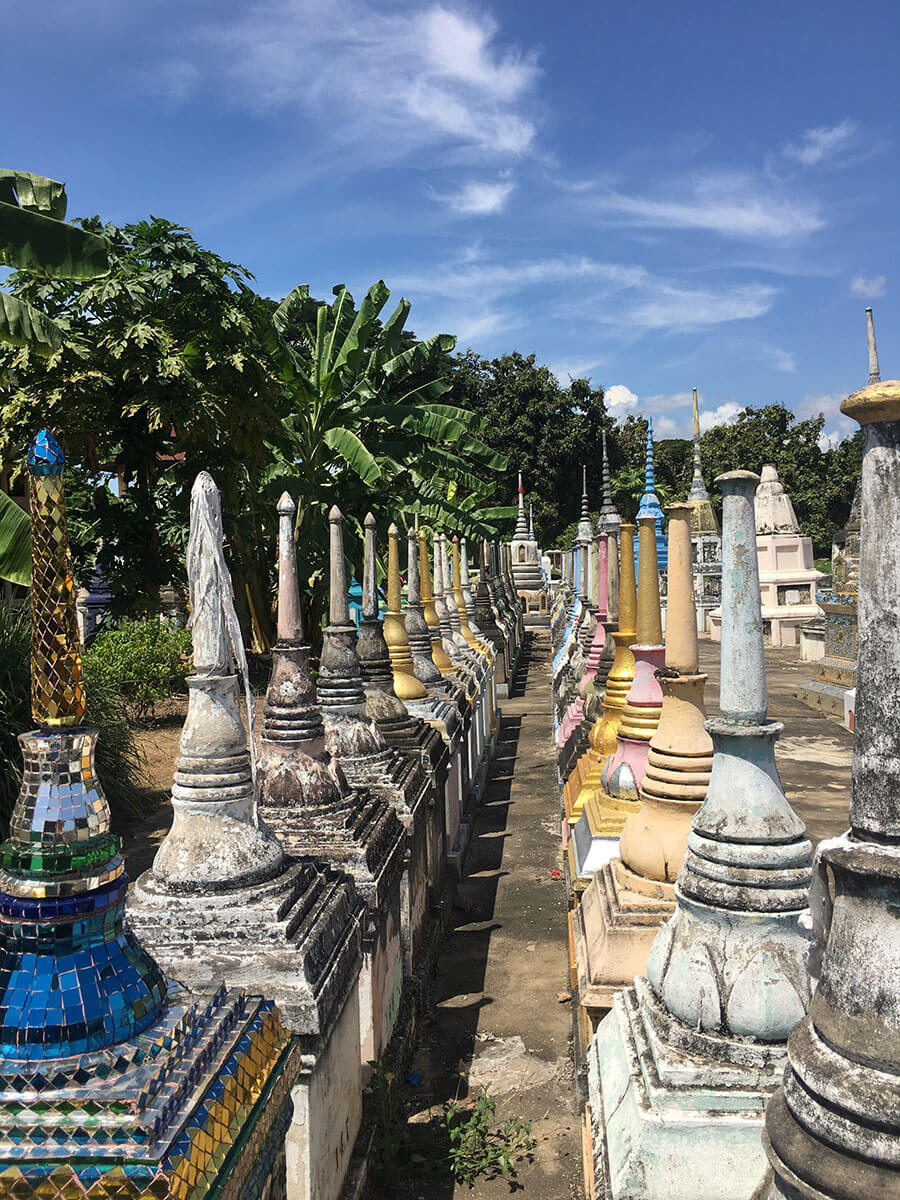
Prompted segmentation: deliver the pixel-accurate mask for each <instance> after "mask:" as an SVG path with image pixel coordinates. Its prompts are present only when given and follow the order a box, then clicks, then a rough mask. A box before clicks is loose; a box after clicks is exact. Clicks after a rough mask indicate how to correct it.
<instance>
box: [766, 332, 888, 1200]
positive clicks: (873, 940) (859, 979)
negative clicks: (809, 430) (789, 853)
mask: <svg viewBox="0 0 900 1200" xmlns="http://www.w3.org/2000/svg"><path fill="white" fill-rule="evenodd" d="M867 318H868V331H869V379H870V383H869V386H868V387H865V388H863V389H862V390H861V391H858V392H854V393H853V394H852V395H851V396H848V397H847V399H846V400H845V401H844V403H843V404H842V405H841V411H842V412H843V413H845V414H846V415H847V416H849V417H853V419H854V420H856V421H858V422H859V423H860V425H861V426H862V431H863V461H862V495H861V500H862V504H861V536H860V563H859V660H858V669H857V683H856V722H855V733H856V744H855V747H854V752H853V782H852V791H851V799H850V829H849V830H848V831H847V833H845V834H843V835H842V836H841V837H838V838H833V839H831V840H830V841H826V842H821V843H820V844H819V847H818V849H817V851H816V865H815V880H814V884H813V891H812V894H811V906H812V910H813V920H814V933H815V945H814V947H813V950H812V951H811V953H810V957H809V966H810V971H811V974H812V983H813V985H814V988H815V990H814V992H813V997H812V1000H811V1002H810V1006H809V1015H808V1016H807V1017H805V1018H804V1019H803V1020H801V1021H800V1023H799V1024H798V1025H797V1026H796V1028H795V1029H794V1031H793V1032H792V1034H791V1037H790V1041H789V1043H788V1054H789V1058H790V1067H789V1069H788V1071H787V1072H786V1074H785V1077H784V1084H783V1087H782V1088H780V1089H779V1091H778V1092H777V1093H776V1094H775V1096H774V1097H773V1098H772V1101H771V1102H770V1104H769V1107H768V1111H767V1113H766V1135H765V1144H766V1153H767V1154H768V1158H769V1162H770V1163H771V1166H772V1167H773V1168H774V1184H772V1183H770V1184H768V1185H765V1186H764V1187H763V1188H762V1189H761V1190H760V1193H759V1194H760V1195H766V1196H772V1197H782V1198H784V1200H800V1198H802V1200H850V1198H851V1197H853V1198H856V1197H867V1198H868V1197H873V1198H874V1197H894V1196H896V1195H898V1192H900V1108H898V1103H897V1097H898V1095H900V925H898V920H897V914H898V912H900V756H898V750H897V747H898V740H900V552H898V545H900V380H891V381H885V382H882V381H881V376H880V371H879V369H878V358H877V353H876V350H875V336H874V329H873V328H872V323H871V310H867Z"/></svg>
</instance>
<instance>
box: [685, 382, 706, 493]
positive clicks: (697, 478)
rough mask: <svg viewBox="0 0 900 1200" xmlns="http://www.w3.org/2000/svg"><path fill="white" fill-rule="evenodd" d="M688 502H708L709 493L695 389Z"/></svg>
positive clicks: (695, 391)
mask: <svg viewBox="0 0 900 1200" xmlns="http://www.w3.org/2000/svg"><path fill="white" fill-rule="evenodd" d="M688 500H706V501H708V500H709V492H708V491H707V490H706V484H705V483H704V481H703V464H702V461H701V458H700V407H699V405H698V403H697V389H696V388H694V474H693V478H692V479H691V490H690V491H689V492H688Z"/></svg>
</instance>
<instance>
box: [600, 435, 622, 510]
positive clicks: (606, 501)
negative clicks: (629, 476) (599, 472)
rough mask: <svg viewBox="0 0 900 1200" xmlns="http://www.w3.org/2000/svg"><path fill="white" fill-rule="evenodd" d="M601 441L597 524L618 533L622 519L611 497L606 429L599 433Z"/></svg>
mask: <svg viewBox="0 0 900 1200" xmlns="http://www.w3.org/2000/svg"><path fill="white" fill-rule="evenodd" d="M600 436H601V438H602V442H603V503H602V504H601V506H600V521H599V526H600V529H601V531H602V532H604V533H618V530H619V526H620V525H621V524H622V520H621V518H620V517H619V514H618V512H617V511H616V506H615V504H614V503H613V498H612V481H611V479H610V475H609V455H608V453H607V450H606V430H605V429H603V430H601V434H600Z"/></svg>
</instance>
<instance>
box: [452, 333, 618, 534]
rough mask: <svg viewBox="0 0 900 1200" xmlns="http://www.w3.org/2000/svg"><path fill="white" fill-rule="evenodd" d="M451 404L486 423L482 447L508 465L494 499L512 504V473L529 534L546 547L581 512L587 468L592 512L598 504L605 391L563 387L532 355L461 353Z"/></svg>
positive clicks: (576, 383) (583, 384)
mask: <svg viewBox="0 0 900 1200" xmlns="http://www.w3.org/2000/svg"><path fill="white" fill-rule="evenodd" d="M451 396H452V397H453V399H454V400H455V401H456V402H457V403H458V404H461V405H464V406H466V407H468V408H470V409H473V410H474V411H475V412H477V413H478V414H479V415H480V416H481V417H482V418H484V422H485V425H484V434H483V437H484V440H485V441H486V442H487V443H488V445H490V446H492V447H493V448H494V449H495V450H497V451H499V452H500V453H502V454H504V455H505V456H506V458H507V461H508V466H507V469H506V471H505V472H504V473H503V474H501V476H500V481H499V483H500V491H501V495H502V496H503V498H504V499H506V500H508V501H509V502H510V503H511V502H513V501H515V498H516V488H517V486H518V483H517V476H516V473H517V471H521V472H522V477H523V485H524V487H525V491H526V497H527V500H528V501H530V502H533V504H534V520H535V527H536V529H537V530H539V537H540V538H541V540H542V541H543V543H544V544H545V545H548V546H551V545H553V544H554V542H555V541H556V538H557V536H558V535H559V533H561V532H562V530H563V529H564V528H565V526H566V525H567V524H568V522H569V521H570V520H571V519H572V518H573V517H576V516H577V514H578V511H579V508H580V505H581V467H582V464H583V463H584V462H587V463H588V490H589V495H590V497H591V504H592V507H594V508H596V507H597V506H598V501H599V494H600V493H599V487H600V479H599V471H597V470H592V464H599V448H600V431H601V428H602V426H603V424H604V421H605V420H606V408H605V405H604V403H603V391H602V389H600V388H592V387H591V385H590V383H589V382H588V381H587V380H585V379H574V380H572V381H571V382H570V383H569V385H568V386H567V387H563V386H562V385H561V384H560V383H559V382H558V380H557V379H556V377H555V376H554V375H553V373H552V372H551V371H550V369H549V368H548V367H542V366H538V365H537V362H536V361H535V356H534V355H533V354H529V355H527V356H526V355H522V354H519V353H513V354H505V355H503V356H502V357H500V358H494V359H487V358H482V357H481V356H480V355H478V354H475V353H474V351H472V350H467V351H466V352H465V353H464V354H458V355H457V357H456V363H455V367H454V371H453V387H452V391H451Z"/></svg>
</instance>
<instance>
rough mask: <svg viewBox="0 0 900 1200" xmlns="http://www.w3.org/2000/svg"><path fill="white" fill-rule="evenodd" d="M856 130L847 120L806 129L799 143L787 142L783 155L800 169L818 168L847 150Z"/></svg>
mask: <svg viewBox="0 0 900 1200" xmlns="http://www.w3.org/2000/svg"><path fill="white" fill-rule="evenodd" d="M856 130H857V125H856V122H855V121H851V120H849V119H847V120H844V121H841V122H839V124H837V125H818V126H817V127H816V128H815V129H807V130H806V132H805V133H804V134H802V136H801V137H800V140H799V141H797V142H789V143H788V145H786V146H785V148H784V155H785V157H786V158H791V159H793V160H794V161H795V162H798V163H799V164H800V166H801V167H815V166H818V164H819V163H821V162H825V161H826V160H828V159H834V158H836V157H837V156H838V155H840V154H841V153H842V152H843V151H845V150H847V149H849V148H850V146H851V145H852V144H853V140H854V137H855V135H856Z"/></svg>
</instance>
